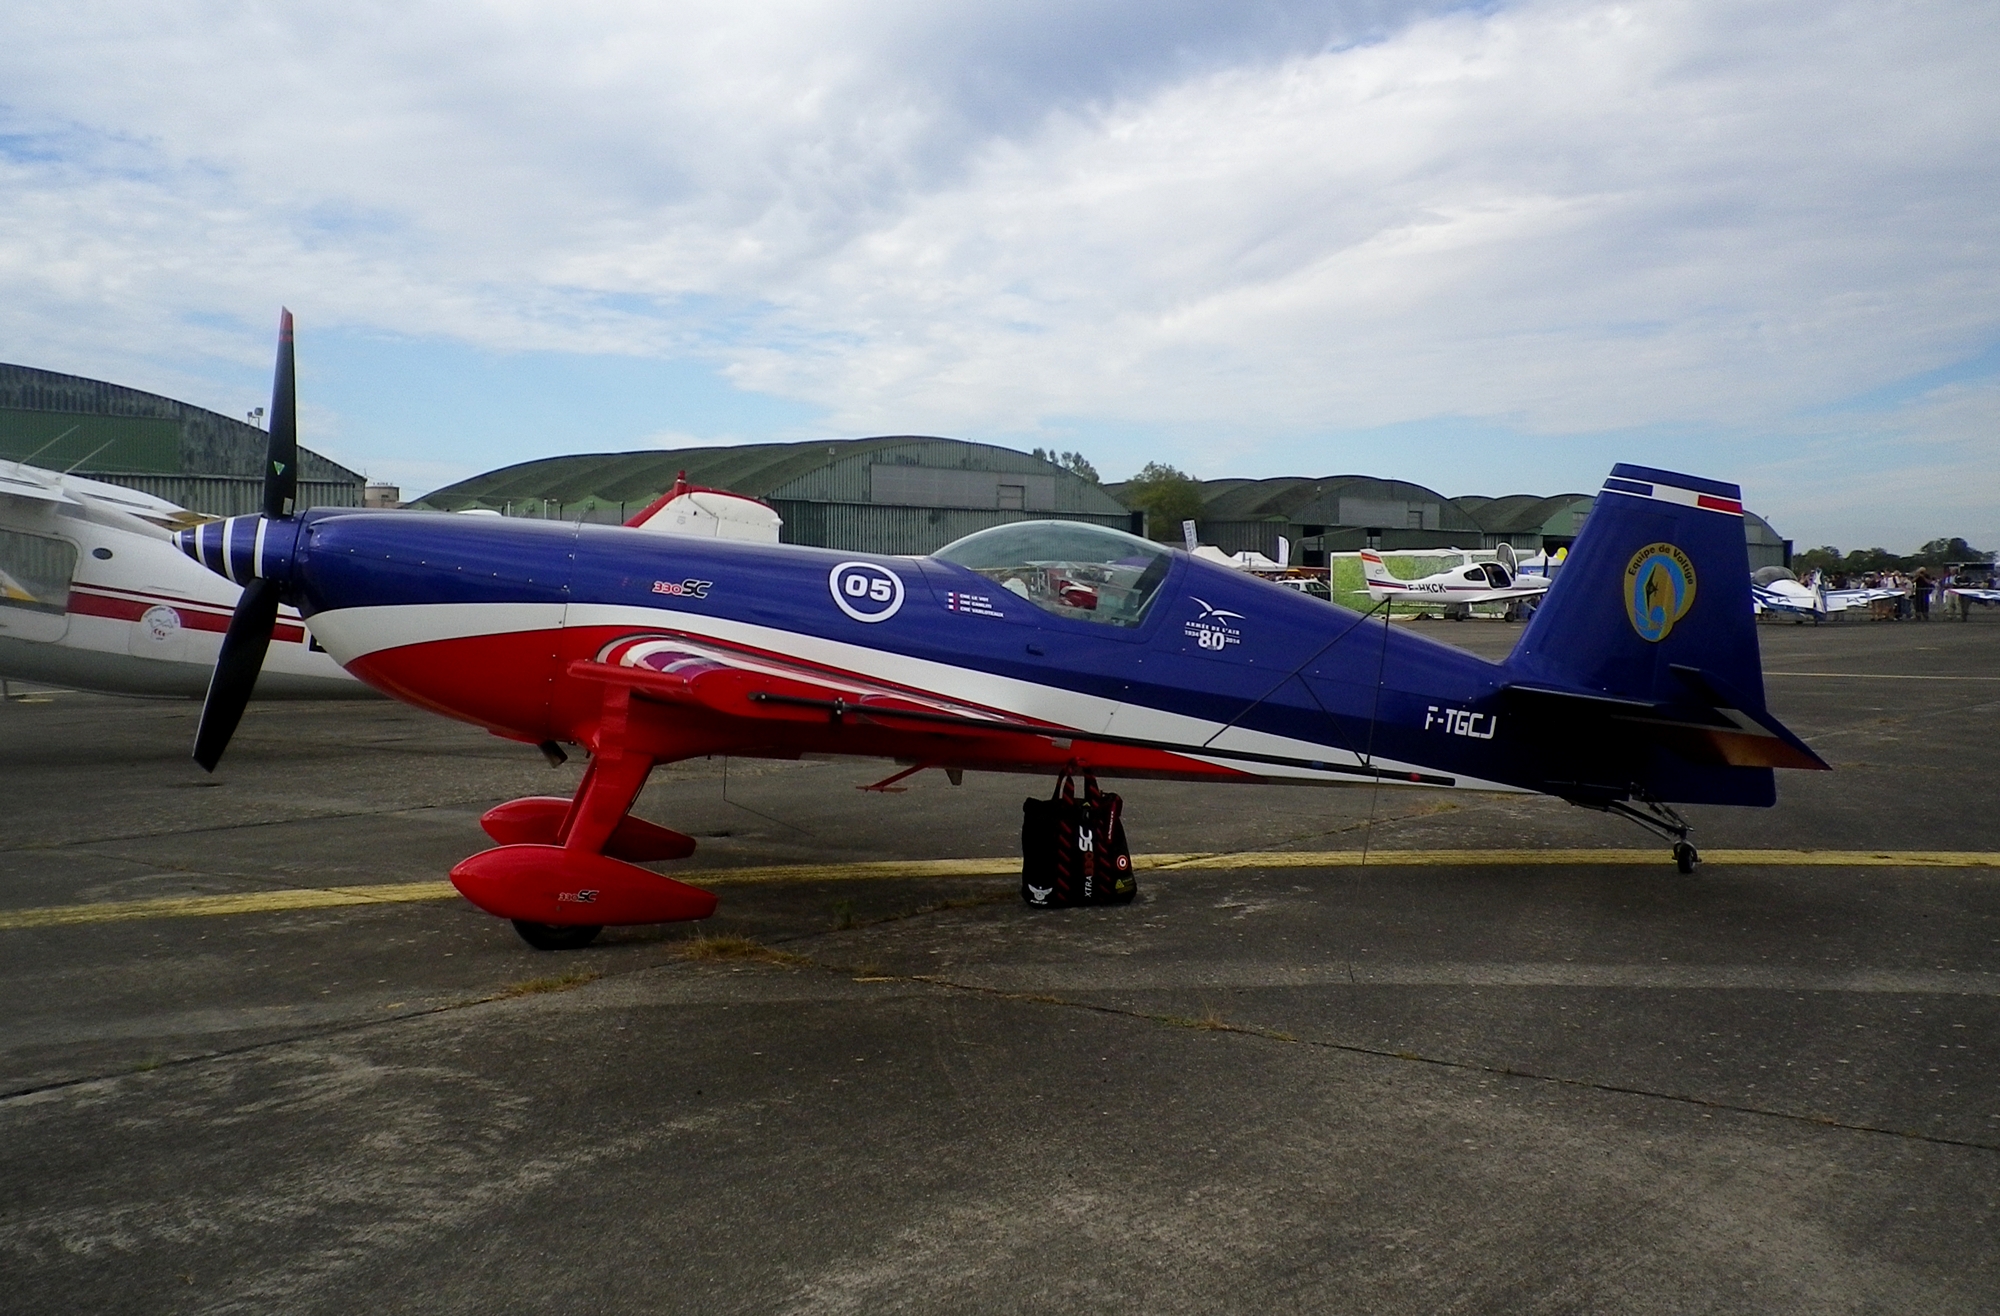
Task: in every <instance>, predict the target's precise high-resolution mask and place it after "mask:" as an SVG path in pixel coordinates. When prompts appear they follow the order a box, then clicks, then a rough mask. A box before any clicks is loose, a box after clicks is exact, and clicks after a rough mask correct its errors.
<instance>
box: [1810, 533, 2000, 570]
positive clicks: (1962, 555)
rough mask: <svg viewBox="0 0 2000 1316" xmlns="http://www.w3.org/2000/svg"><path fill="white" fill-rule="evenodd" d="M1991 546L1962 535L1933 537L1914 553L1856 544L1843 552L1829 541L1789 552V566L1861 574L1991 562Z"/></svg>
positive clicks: (1934, 568)
mask: <svg viewBox="0 0 2000 1316" xmlns="http://www.w3.org/2000/svg"><path fill="white" fill-rule="evenodd" d="M1992 560H1993V553H1992V552H1991V550H1983V549H1977V548H1974V547H1973V546H1972V545H1970V544H1968V543H1966V542H1965V541H1964V540H1963V539H1958V538H1952V539H1933V540H1931V541H1929V542H1928V543H1926V544H1924V545H1922V546H1921V547H1919V548H1918V549H1917V551H1916V552H1914V553H1908V554H1902V555H1898V554H1895V553H1891V552H1890V551H1889V550H1888V549H1886V548H1856V549H1850V550H1848V551H1847V552H1846V553H1842V552H1841V551H1840V550H1839V549H1837V548H1835V547H1834V546H1833V545H1832V544H1823V545H1821V546H1820V547H1818V548H1809V549H1807V550H1806V551H1805V552H1803V553H1794V554H1792V570H1793V571H1795V572H1798V573H1800V574H1804V573H1805V572H1808V571H1826V572H1834V571H1840V572H1846V573H1847V574H1849V575H1860V574H1866V573H1868V572H1878V573H1879V572H1883V571H1915V570H1916V569H1917V568H1918V567H1930V568H1931V569H1933V570H1936V569H1937V568H1939V567H1943V566H1947V565H1950V564H1952V563H1960V562H1991V561H1992Z"/></svg>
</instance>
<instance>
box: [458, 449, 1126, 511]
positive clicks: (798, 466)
mask: <svg viewBox="0 0 2000 1316" xmlns="http://www.w3.org/2000/svg"><path fill="white" fill-rule="evenodd" d="M871 467H913V468H928V469H933V470H936V469H945V470H974V471H997V472H1002V473H1006V472H1017V473H1020V474H1023V475H1034V476H1038V477H1042V478H1043V479H1045V480H1052V481H1053V487H1052V491H1051V492H1052V496H1053V498H1054V504H1053V506H1052V507H1051V509H1050V510H1057V511H1081V512H1088V513H1093V514H1098V515H1118V514H1122V513H1123V512H1124V508H1123V507H1122V506H1121V505H1120V504H1119V503H1118V502H1117V501H1116V500H1114V499H1113V498H1112V497H1111V496H1110V495H1109V494H1107V493H1105V492H1104V491H1103V490H1102V489H1101V488H1099V486H1097V485H1095V484H1092V483H1090V482H1089V481H1087V480H1084V479H1082V478H1080V477H1078V476H1075V475H1072V474H1070V473H1069V472H1067V471H1064V470H1062V469H1061V468H1060V467H1057V466H1054V465H1052V464H1050V463H1048V462H1045V461H1043V460H1041V459H1040V458H1037V457H1032V456H1030V455H1028V454H1027V453H1024V452H1015V451H1014V450H1013V449H1011V448H1000V447H995V446H993V445H992V444H986V443H971V442H967V441H965V440H961V439H944V438H936V437H932V436H929V435H915V434H904V435H886V436H882V437H878V438H868V439H821V440H808V441H806V442H802V443H746V444H739V445H736V446H733V447H712V448H673V449H652V448H649V449H644V450H642V451H638V452H598V453H580V454H573V455H569V456H562V457H544V458H541V459H540V460H537V461H529V462H521V463H519V464H518V465H514V466H507V467H502V468H501V469H499V470H497V471H489V472H487V473H486V474H484V475H476V476H473V477H472V478H471V479H469V480H461V481H459V482H458V483H457V484H452V485H447V486H445V487H444V488H442V489H438V490H436V491H434V492H432V493H429V494H427V495H425V496H424V498H423V500H422V505H423V506H427V507H434V508H440V509H444V510H456V509H459V508H464V507H490V508H497V507H501V506H502V505H504V504H506V503H508V502H525V501H536V500H542V499H549V500H554V501H556V502H561V503H565V504H579V503H592V502H594V503H599V504H605V503H610V504H617V503H625V504H643V503H646V502H649V501H651V500H652V499H654V498H657V497H658V496H659V495H660V494H661V493H663V492H665V491H666V490H668V489H670V488H672V487H673V484H674V479H675V477H676V476H677V475H679V474H680V473H681V472H682V471H686V472H687V477H688V479H689V481H690V482H692V483H694V484H700V485H708V486H711V487H713V488H717V489H727V490H729V491H730V492H732V493H739V494H744V495H747V496H749V497H751V498H765V499H771V498H798V499H807V500H814V501H834V502H846V501H851V502H870V501H884V500H885V497H886V490H884V489H883V487H882V486H881V485H880V484H879V483H875V482H871V481H870V480H869V479H868V474H867V473H868V471H869V469H870V468H871ZM871 485H872V488H871ZM921 496H922V495H921V493H920V492H919V491H917V490H916V486H912V491H910V492H906V493H900V494H898V495H897V496H895V497H893V498H887V501H892V502H896V503H907V502H911V501H914V500H916V499H918V498H920V497H921ZM988 505H989V506H990V505H991V504H990V501H989V503H988ZM1031 510H1032V509H1031Z"/></svg>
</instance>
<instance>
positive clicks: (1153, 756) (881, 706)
mask: <svg viewBox="0 0 2000 1316" xmlns="http://www.w3.org/2000/svg"><path fill="white" fill-rule="evenodd" d="M568 674H569V676H570V677H571V678H573V679H576V680H582V681H592V682H597V683H599V684H602V685H605V686H607V687H614V688H615V687H623V688H624V689H625V690H626V691H628V692H629V693H630V694H631V696H632V697H633V698H636V699H641V700H645V701H647V702H649V703H659V704H669V705H678V706H680V707H683V708H692V709H699V710H701V711H702V712H705V713H707V714H710V715H712V716H717V717H720V718H722V719H725V720H727V721H730V722H735V723H737V724H738V725H739V727H740V728H741V729H742V730H743V731H745V732H747V733H749V734H747V735H746V737H745V739H746V740H750V741H762V742H765V743H771V744H778V745H784V744H793V745H796V744H797V743H799V741H798V738H797V736H796V735H794V736H792V737H788V736H787V735H786V732H787V730H788V728H789V729H790V730H792V731H794V732H802V731H805V730H807V729H809V728H813V727H820V728H824V727H826V726H827V725H828V724H829V723H831V724H837V725H841V726H845V727H848V728H852V729H854V730H855V731H857V732H858V731H863V730H865V729H867V728H869V727H882V728H886V729H893V730H895V731H898V732H904V733H907V732H910V731H921V732H923V733H924V734H926V735H929V736H933V737H935V740H934V743H933V748H932V749H931V750H930V752H929V754H928V755H927V757H928V759H929V761H930V762H931V763H933V764H950V763H962V764H966V765H971V766H977V765H979V764H982V763H993V764H1004V765H1007V766H1008V767H1010V768H1012V767H1018V766H1019V765H1020V764H1021V763H1023V762H1025V761H1029V760H1031V759H1034V758H1040V759H1042V760H1044V761H1045V763H1046V765H1047V766H1050V767H1057V768H1059V767H1061V766H1062V765H1063V763H1064V762H1065V761H1067V760H1068V759H1069V758H1071V756H1072V754H1073V748H1072V747H1073V746H1074V745H1076V744H1079V743H1084V744H1089V745H1090V746H1092V759H1093V761H1094V762H1095V763H1096V764H1097V765H1098V771H1100V772H1102V771H1107V770H1108V771H1112V772H1120V771H1135V772H1139V773H1150V772H1156V771H1158V770H1161V769H1164V768H1171V769H1172V770H1174V771H1176V772H1178V773H1181V774H1183V775H1185V774H1186V773H1188V772H1195V773H1200V774H1203V775H1212V776H1216V777H1229V776H1232V775H1247V774H1254V773H1255V772H1256V771H1257V770H1258V769H1259V767H1260V766H1262V765H1271V766H1278V767H1286V768H1301V767H1306V768H1311V769H1313V770H1315V771H1318V772H1326V773H1340V774H1343V775H1346V776H1352V777H1358V778H1376V777H1381V778H1385V779H1389V780H1394V781H1397V782H1415V783H1418V784H1421V785H1432V786H1449V785H1452V784H1453V779H1452V778H1450V777H1447V776H1438V775H1436V774H1432V773H1426V772H1412V771H1409V770H1408V769H1407V768H1403V767H1400V766H1398V767H1394V768H1385V767H1376V766H1369V765H1352V764H1345V763H1339V762H1330V761H1325V760H1320V759H1311V760H1308V759H1303V758H1292V757H1287V756H1285V755H1282V754H1269V753H1264V752H1261V751H1253V750H1248V749H1234V748H1228V747H1224V746H1220V745H1215V744H1199V745H1190V744H1181V743H1172V742H1166V741H1158V740H1149V739H1142V738H1139V737H1133V736H1117V735H1109V734H1106V733H1104V732H1091V731H1085V730H1080V729H1078V728H1075V727H1066V726H1061V725H1057V724H1054V723H1048V722H1039V721H1035V720H1032V719H1030V718H1025V717H1020V716H1017V715H1015V714H1011V713H1005V712H996V711H995V710H993V709H990V708H981V707H979V706H977V705H974V704H967V703H961V702H959V701H957V700H952V699H946V698H943V697H941V696H938V695H933V694H930V693H928V692H926V691H922V690H910V689H907V688H903V687H898V686H892V685H888V684H886V683H877V682H874V681H870V680H868V679H867V678H865V677H857V676H854V675H852V674H850V673H846V672H829V671H826V670H824V669H822V668H815V667H810V666H808V665H806V664H804V663H795V662H792V661H789V660H787V659H783V658H774V657H771V656H768V655H765V654H761V653H747V652H744V651H741V650H737V649H730V648H725V647H723V646H721V645H716V644H709V643H705V642H702V641H697V640H690V639H687V638H685V637H682V636H668V635H659V634H654V635H645V636H638V637H634V638H630V639H624V640H619V641H616V642H614V643H613V644H611V645H608V646H607V647H606V648H605V649H604V650H603V651H602V652H600V653H599V654H598V655H597V657H596V658H593V659H579V660H577V661H575V662H572V663H570V665H569V668H568ZM1024 740H1039V741H1041V742H1043V743H1042V745H1041V746H1040V747H1039V748H1037V749H1029V748H1025V747H1024V746H1023V743H1022V742H1023V741H1024ZM902 743H903V744H905V745H907V744H908V742H907V740H904V741H903V742H902ZM851 752H864V751H851Z"/></svg>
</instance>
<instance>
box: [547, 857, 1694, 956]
mask: <svg viewBox="0 0 2000 1316" xmlns="http://www.w3.org/2000/svg"><path fill="white" fill-rule="evenodd" d="M1700 862H1701V851H1699V850H1697V849H1695V848H1694V847H1693V846H1691V845H1689V844H1688V843H1687V842H1686V841H1677V842H1675V843H1674V867H1675V868H1678V869H1680V870H1681V871H1682V872H1683V873H1692V872H1693V871H1694V866H1695V865H1696V864H1698V863H1700ZM521 935H522V936H526V935H527V934H526V933H525V932H524V933H522V934H521Z"/></svg>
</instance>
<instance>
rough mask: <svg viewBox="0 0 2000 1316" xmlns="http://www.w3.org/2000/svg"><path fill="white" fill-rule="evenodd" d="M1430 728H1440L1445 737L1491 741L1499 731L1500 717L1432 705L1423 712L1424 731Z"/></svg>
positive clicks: (1465, 709)
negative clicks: (1463, 737)
mask: <svg viewBox="0 0 2000 1316" xmlns="http://www.w3.org/2000/svg"><path fill="white" fill-rule="evenodd" d="M1432 727H1438V728H1440V729H1441V730H1443V731H1444V732H1445V734H1446V735H1452V736H1465V737H1468V738H1470V739H1472V740H1491V739H1493V734H1494V733H1495V732H1496V731H1498V730H1499V729H1500V715H1499V714H1497V713H1475V712H1473V711H1472V710H1471V709H1469V708H1439V707H1438V706H1437V705H1436V704H1432V705H1431V706H1430V707H1429V708H1428V709H1426V710H1424V730H1426V731H1429V730H1430V729H1431V728H1432Z"/></svg>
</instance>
